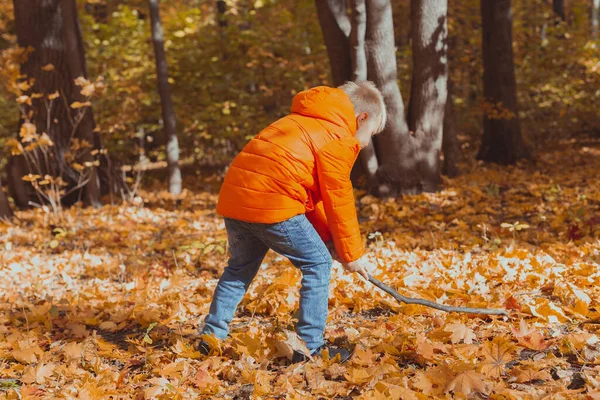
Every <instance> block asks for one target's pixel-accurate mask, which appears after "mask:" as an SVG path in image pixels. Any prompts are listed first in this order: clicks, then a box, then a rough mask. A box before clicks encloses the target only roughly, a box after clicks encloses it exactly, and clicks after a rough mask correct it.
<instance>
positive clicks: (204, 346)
mask: <svg viewBox="0 0 600 400" xmlns="http://www.w3.org/2000/svg"><path fill="white" fill-rule="evenodd" d="M198 351H199V352H200V353H201V354H203V355H205V356H207V355H208V354H209V353H210V345H209V344H208V343H207V342H206V340H204V339H202V341H200V344H199V345H198Z"/></svg>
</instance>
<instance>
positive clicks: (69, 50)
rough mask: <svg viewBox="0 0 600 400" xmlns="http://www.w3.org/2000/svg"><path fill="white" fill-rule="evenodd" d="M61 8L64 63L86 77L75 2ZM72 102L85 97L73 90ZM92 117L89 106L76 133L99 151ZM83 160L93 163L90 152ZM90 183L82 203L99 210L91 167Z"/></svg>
mask: <svg viewBox="0 0 600 400" xmlns="http://www.w3.org/2000/svg"><path fill="white" fill-rule="evenodd" d="M61 7H62V10H63V15H64V41H65V47H66V57H65V58H66V64H67V66H68V68H69V70H70V72H71V76H72V77H73V76H74V77H80V76H82V77H84V78H87V66H86V62H85V53H84V48H83V40H82V37H81V26H80V25H79V19H78V18H77V4H76V2H75V0H61ZM72 100H74V101H80V102H84V101H85V96H83V95H82V94H81V91H80V90H75V91H74V92H73V93H72ZM95 125H96V123H95V121H94V114H93V110H92V108H91V107H90V108H89V109H86V110H85V114H84V115H83V119H82V120H81V122H80V123H79V126H78V133H79V137H80V138H81V139H83V140H85V141H86V142H88V143H89V144H90V145H92V146H93V147H92V148H94V149H96V150H100V147H101V146H100V138H99V135H98V133H96V132H94V128H95ZM82 160H83V161H84V162H90V163H91V162H93V161H94V157H93V156H92V155H91V152H90V151H89V150H88V151H86V152H85V153H84V154H83V156H82ZM89 171H90V176H89V178H88V179H89V181H88V183H87V184H86V186H85V191H84V196H85V197H84V200H85V203H86V204H88V205H90V206H92V207H96V208H97V207H100V206H101V205H102V204H101V203H100V181H99V179H98V173H97V168H96V167H94V166H92V167H90V170H89Z"/></svg>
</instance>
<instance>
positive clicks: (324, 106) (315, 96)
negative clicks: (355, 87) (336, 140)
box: [291, 86, 356, 136]
mask: <svg viewBox="0 0 600 400" xmlns="http://www.w3.org/2000/svg"><path fill="white" fill-rule="evenodd" d="M291 111H292V113H295V114H300V115H304V116H306V117H312V118H318V119H323V120H326V121H329V122H331V123H332V124H335V125H337V126H340V127H342V128H345V129H346V130H348V131H349V132H350V134H351V135H352V136H354V134H355V133H356V117H355V115H354V106H353V105H352V103H351V102H350V98H348V95H346V93H344V91H343V90H341V89H337V88H331V87H327V86H317V87H314V88H312V89H308V90H305V91H302V92H300V93H298V94H297V95H296V96H294V100H293V101H292V109H291Z"/></svg>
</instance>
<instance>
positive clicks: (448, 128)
mask: <svg viewBox="0 0 600 400" xmlns="http://www.w3.org/2000/svg"><path fill="white" fill-rule="evenodd" d="M453 93H454V84H453V83H452V80H451V79H450V78H448V98H447V99H446V110H445V111H444V134H443V139H442V152H443V153H444V164H443V165H442V174H444V175H447V176H449V177H451V178H452V177H455V176H457V175H458V174H459V171H458V159H459V157H460V147H459V144H458V139H457V137H456V114H455V112H454V102H453V100H452V95H453Z"/></svg>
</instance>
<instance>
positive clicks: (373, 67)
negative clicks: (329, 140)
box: [365, 0, 410, 196]
mask: <svg viewBox="0 0 600 400" xmlns="http://www.w3.org/2000/svg"><path fill="white" fill-rule="evenodd" d="M366 4H367V30H366V34H365V47H366V53H367V79H369V80H370V81H373V82H374V83H375V85H377V87H378V88H379V90H380V91H381V94H382V95H383V99H384V101H385V104H386V108H387V121H386V125H385V129H384V130H383V132H381V133H380V134H378V135H377V136H375V137H374V138H373V141H374V143H375V148H376V149H377V159H378V161H379V169H378V170H377V178H378V181H379V182H394V183H398V182H399V181H401V180H402V178H403V174H402V172H403V170H402V167H403V163H404V160H406V159H408V158H409V157H410V154H409V153H408V152H406V151H405V150H407V149H406V148H405V146H404V143H403V141H404V139H405V138H406V137H408V125H407V124H406V118H405V116H404V103H403V102H402V95H401V94H400V88H399V87H398V80H397V65H396V49H395V45H394V25H393V21H392V6H391V4H390V1H389V0H369V1H367V3H366ZM406 178H408V177H407V176H404V180H406ZM408 179H410V178H408ZM379 192H380V194H381V195H383V196H393V195H395V192H394V190H393V187H391V186H390V185H387V184H381V185H380V186H379Z"/></svg>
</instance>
